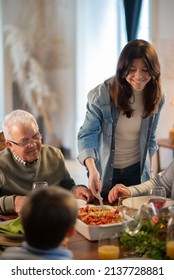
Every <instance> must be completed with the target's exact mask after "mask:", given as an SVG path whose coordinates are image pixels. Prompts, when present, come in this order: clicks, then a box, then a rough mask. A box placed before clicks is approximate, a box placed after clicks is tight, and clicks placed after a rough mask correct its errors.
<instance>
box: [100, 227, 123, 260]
mask: <svg viewBox="0 0 174 280" xmlns="http://www.w3.org/2000/svg"><path fill="white" fill-rule="evenodd" d="M119 254H120V248H119V242H118V235H117V233H115V234H114V235H111V234H109V233H107V232H102V233H100V236H99V240H98V255H99V258H100V259H101V260H116V259H118V258H119Z"/></svg>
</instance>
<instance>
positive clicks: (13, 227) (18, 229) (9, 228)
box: [0, 217, 24, 235]
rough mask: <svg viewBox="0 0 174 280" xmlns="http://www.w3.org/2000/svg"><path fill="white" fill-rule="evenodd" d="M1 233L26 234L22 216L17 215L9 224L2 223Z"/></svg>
mask: <svg viewBox="0 0 174 280" xmlns="http://www.w3.org/2000/svg"><path fill="white" fill-rule="evenodd" d="M0 233H5V234H22V235H24V229H23V226H22V224H21V219H20V217H17V218H16V219H14V220H12V221H11V222H9V223H8V224H5V225H1V224H0Z"/></svg>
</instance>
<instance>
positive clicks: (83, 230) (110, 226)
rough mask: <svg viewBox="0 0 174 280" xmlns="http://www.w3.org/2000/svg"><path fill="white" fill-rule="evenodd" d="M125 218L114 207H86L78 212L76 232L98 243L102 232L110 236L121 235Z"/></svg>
mask: <svg viewBox="0 0 174 280" xmlns="http://www.w3.org/2000/svg"><path fill="white" fill-rule="evenodd" d="M123 221H124V219H123V217H122V214H121V213H119V211H118V210H117V209H115V208H113V207H112V206H107V205H104V210H102V209H101V207H100V206H95V205H92V204H91V205H86V206H85V207H81V208H79V210H78V217H77V220H76V224H75V228H76V230H77V231H78V232H79V233H80V234H81V235H83V236H84V237H85V238H87V239H88V240H90V241H97V240H98V239H99V236H100V234H101V233H102V232H107V233H108V234H111V235H112V234H114V233H116V232H117V233H119V232H120V231H121V230H122V226H123Z"/></svg>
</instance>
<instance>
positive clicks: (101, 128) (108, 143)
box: [77, 83, 165, 193]
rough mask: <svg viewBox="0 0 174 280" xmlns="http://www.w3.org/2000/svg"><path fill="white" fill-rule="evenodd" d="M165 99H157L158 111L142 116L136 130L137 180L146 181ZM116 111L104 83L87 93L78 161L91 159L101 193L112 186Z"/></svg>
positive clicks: (80, 131) (118, 112) (82, 161)
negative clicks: (137, 142)
mask: <svg viewBox="0 0 174 280" xmlns="http://www.w3.org/2000/svg"><path fill="white" fill-rule="evenodd" d="M164 102H165V96H164V97H163V98H162V99H161V102H160V104H159V109H158V112H157V113H156V114H155V115H154V116H153V117H148V118H146V119H142V123H141V131H140V165H141V182H144V181H146V180H149V178H150V176H149V173H150V157H152V156H153V155H154V154H155V152H156V151H157V149H158V145H157V141H156V130H157V125H158V121H159V116H160V111H161V108H162V106H163V105H164ZM119 114H120V111H119V110H118V108H116V107H115V105H114V104H113V102H112V100H111V98H110V94H109V91H108V89H107V87H106V86H105V84H104V83H102V84H100V85H98V86H97V87H95V88H94V89H93V90H91V91H90V92H89V93H88V102H87V112H86V117H85V121H84V123H83V126H82V127H80V130H79V132H78V136H77V144H78V150H79V155H78V157H77V158H78V160H79V162H80V163H81V164H83V165H84V161H85V159H86V158H88V157H92V158H94V160H95V163H96V167H97V170H98V171H99V173H100V176H101V181H102V192H105V193H108V192H109V190H110V189H111V188H112V187H113V186H112V185H111V184H112V177H113V169H114V153H115V128H116V125H117V121H118V118H119Z"/></svg>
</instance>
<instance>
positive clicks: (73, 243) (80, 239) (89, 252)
mask: <svg viewBox="0 0 174 280" xmlns="http://www.w3.org/2000/svg"><path fill="white" fill-rule="evenodd" d="M13 218H16V216H9V217H8V216H4V217H3V216H1V220H0V222H2V221H3V220H8V219H13ZM22 241H23V238H21V240H20V239H18V238H14V239H13V238H11V237H10V238H9V237H8V236H6V235H3V234H0V248H1V250H4V249H5V248H6V247H9V246H21V243H22ZM67 246H68V249H70V250H71V251H72V252H73V255H74V259H75V260H99V256H98V241H91V240H88V239H87V238H85V237H84V236H83V235H81V234H80V233H79V232H78V231H77V230H75V231H74V234H73V236H72V237H71V238H70V239H69V242H68V245H67Z"/></svg>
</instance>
